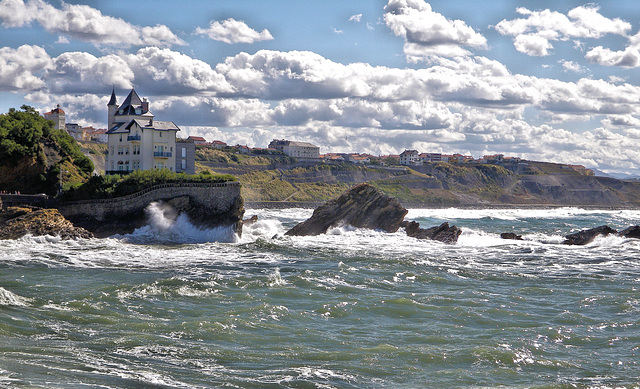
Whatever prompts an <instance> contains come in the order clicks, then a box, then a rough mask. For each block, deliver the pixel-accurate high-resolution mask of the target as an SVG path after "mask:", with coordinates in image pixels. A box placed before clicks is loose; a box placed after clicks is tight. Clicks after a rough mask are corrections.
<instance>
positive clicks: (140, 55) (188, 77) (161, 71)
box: [124, 47, 234, 95]
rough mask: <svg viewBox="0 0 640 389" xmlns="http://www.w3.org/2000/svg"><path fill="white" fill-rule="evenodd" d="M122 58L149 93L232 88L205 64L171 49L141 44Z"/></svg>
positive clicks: (177, 92) (182, 92)
mask: <svg viewBox="0 0 640 389" xmlns="http://www.w3.org/2000/svg"><path fill="white" fill-rule="evenodd" d="M124 60H125V61H126V63H127V65H128V68H129V69H131V71H132V72H133V73H134V75H135V78H134V80H135V81H134V83H135V84H136V85H137V86H140V87H142V88H146V89H148V90H150V91H152V92H157V93H170V94H172V95H183V94H187V93H193V92H197V91H208V92H216V93H217V92H222V93H231V92H233V91H234V89H233V87H232V86H231V85H230V84H229V83H228V82H227V81H226V80H225V79H224V77H223V76H222V75H220V74H218V72H216V71H215V70H213V69H212V68H211V66H210V65H209V64H208V63H206V62H204V61H201V60H198V59H195V58H192V57H189V56H188V55H185V54H181V53H178V52H176V51H172V50H170V49H161V48H158V47H144V48H142V49H140V50H138V51H137V52H136V53H135V54H129V55H126V56H124Z"/></svg>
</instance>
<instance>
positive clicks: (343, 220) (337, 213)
mask: <svg viewBox="0 0 640 389" xmlns="http://www.w3.org/2000/svg"><path fill="white" fill-rule="evenodd" d="M407 212H408V211H407V210H406V209H405V208H404V207H402V205H400V203H399V202H398V200H396V199H395V198H393V197H391V196H387V195H386V194H384V193H382V192H380V191H379V190H378V189H376V188H374V187H373V186H371V185H369V184H360V185H356V186H354V187H353V188H351V189H350V190H349V191H348V192H346V193H344V194H343V195H341V196H340V197H338V198H337V199H335V200H331V201H328V202H326V203H325V204H323V205H321V206H320V207H318V208H316V209H315V211H313V215H312V216H311V218H309V219H308V220H306V221H304V222H302V223H300V224H298V225H297V226H295V227H293V228H292V229H291V230H289V231H287V233H286V234H285V235H293V236H308V235H319V234H324V233H325V232H326V231H327V230H328V229H329V228H331V227H336V226H339V225H343V224H348V225H351V226H353V227H358V228H370V229H373V230H382V231H386V232H395V231H397V230H398V228H400V223H401V222H402V219H403V218H404V216H405V215H406V214H407Z"/></svg>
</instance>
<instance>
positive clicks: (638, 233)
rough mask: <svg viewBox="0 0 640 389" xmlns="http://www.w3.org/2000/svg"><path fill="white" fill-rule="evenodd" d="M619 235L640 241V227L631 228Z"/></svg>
mask: <svg viewBox="0 0 640 389" xmlns="http://www.w3.org/2000/svg"><path fill="white" fill-rule="evenodd" d="M618 235H620V236H623V237H625V238H635V239H640V226H631V227H628V228H625V229H624V230H622V231H620V232H619V233H618Z"/></svg>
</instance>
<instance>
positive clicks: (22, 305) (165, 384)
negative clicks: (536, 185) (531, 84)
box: [0, 208, 640, 388]
mask: <svg viewBox="0 0 640 389" xmlns="http://www.w3.org/2000/svg"><path fill="white" fill-rule="evenodd" d="M253 214H256V215H258V216H259V222H258V223H256V224H255V225H253V226H251V227H248V228H246V229H245V233H244V235H243V237H242V238H241V239H236V238H234V237H233V236H232V234H231V233H230V231H229V230H227V229H215V230H199V229H197V228H195V227H193V226H192V225H191V224H190V223H188V220H186V219H184V218H182V217H180V218H179V219H178V220H163V218H162V216H161V215H156V216H155V218H154V217H152V218H151V219H150V223H149V225H148V226H146V227H144V228H142V229H140V230H138V231H136V232H135V233H133V234H131V235H126V236H115V237H111V238H108V239H89V240H70V241H61V240H59V239H57V238H55V237H25V238H22V239H20V240H12V241H8V240H5V241H0V387H8V388H458V387H470V388H480V387H482V388H484V387H491V388H493V387H509V388H531V387H534V388H621V387H622V388H637V387H640V262H639V258H640V241H638V240H633V239H623V238H619V237H607V238H599V239H597V240H596V241H595V242H594V243H592V244H590V245H587V246H579V247H578V246H565V245H562V244H560V242H561V241H562V236H563V235H566V234H568V233H571V232H575V231H577V230H579V229H583V228H591V227H595V226H598V225H602V224H608V225H610V226H612V227H614V228H618V229H621V228H624V227H627V226H629V225H634V224H638V222H639V221H640V211H630V210H626V211H604V210H582V209H576V208H561V209H553V210H524V209H523V210H518V209H513V210H461V209H433V210H428V209H424V210H411V211H410V213H409V215H408V216H407V219H409V220H415V221H418V222H420V223H421V225H422V226H425V227H428V226H432V225H437V224H439V223H441V222H443V221H448V222H449V223H451V224H455V225H457V226H458V227H460V228H462V229H463V235H461V237H460V240H459V242H458V243H457V244H455V245H446V244H442V243H439V242H433V241H419V240H416V239H413V238H408V237H407V236H405V235H404V234H403V233H402V232H398V233H394V234H387V233H382V232H377V231H371V230H359V229H353V228H348V227H346V228H339V229H334V230H331V231H330V232H329V233H328V234H325V235H321V236H316V237H285V236H284V235H283V234H284V232H285V231H286V230H287V229H288V228H290V227H292V226H293V225H295V223H297V222H300V221H303V220H305V219H306V218H307V217H309V216H310V214H311V211H310V210H302V209H289V210H266V209H258V210H249V211H247V215H248V216H250V215H253ZM501 232H516V233H518V234H522V235H523V237H524V239H525V240H524V241H505V240H501V239H499V234H500V233H501Z"/></svg>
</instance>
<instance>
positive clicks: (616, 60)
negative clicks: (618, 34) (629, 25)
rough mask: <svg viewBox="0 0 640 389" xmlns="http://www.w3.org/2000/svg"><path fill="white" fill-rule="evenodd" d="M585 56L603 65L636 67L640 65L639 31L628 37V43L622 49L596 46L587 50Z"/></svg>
mask: <svg viewBox="0 0 640 389" xmlns="http://www.w3.org/2000/svg"><path fill="white" fill-rule="evenodd" d="M585 57H586V58H587V60H589V61H590V62H593V63H597V64H599V65H603V66H619V67H623V68H637V67H639V66H640V33H638V34H636V35H634V36H632V37H630V38H629V45H628V46H627V47H626V48H625V49H624V50H620V51H612V50H610V49H606V48H603V47H602V46H598V47H595V48H593V49H591V50H589V51H588V52H587V54H586V55H585Z"/></svg>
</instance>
